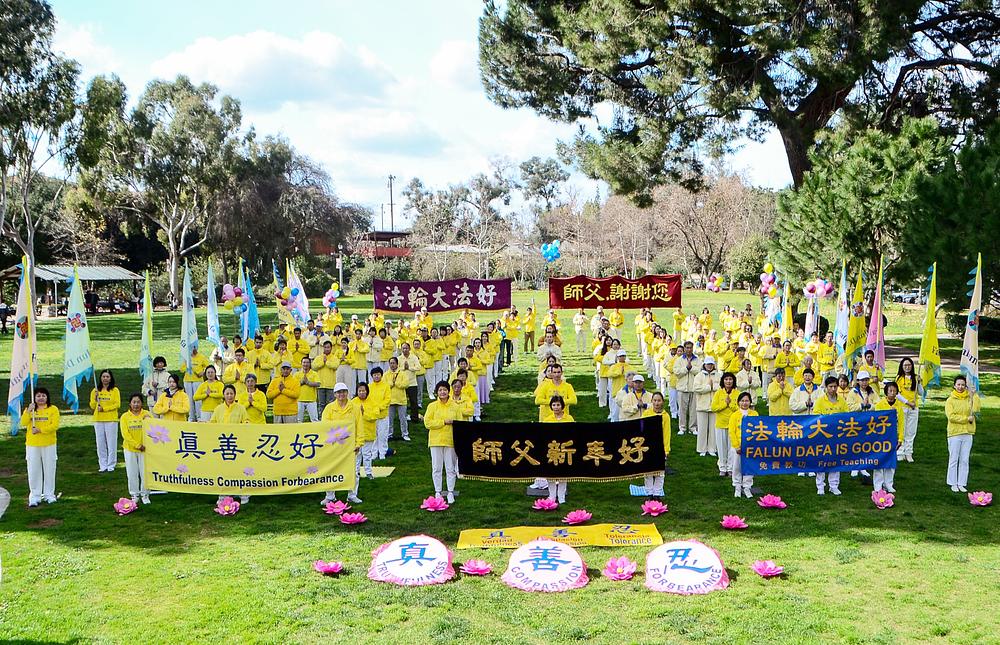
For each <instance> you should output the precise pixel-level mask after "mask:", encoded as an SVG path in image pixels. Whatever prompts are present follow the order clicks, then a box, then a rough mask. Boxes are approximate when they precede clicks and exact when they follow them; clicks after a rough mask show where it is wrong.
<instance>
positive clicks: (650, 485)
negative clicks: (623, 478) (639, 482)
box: [645, 473, 663, 497]
mask: <svg viewBox="0 0 1000 645" xmlns="http://www.w3.org/2000/svg"><path fill="white" fill-rule="evenodd" d="M645 484H646V495H647V496H649V497H663V473H660V474H658V475H646V481H645Z"/></svg>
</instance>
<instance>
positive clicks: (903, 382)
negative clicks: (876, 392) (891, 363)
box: [896, 376, 920, 407]
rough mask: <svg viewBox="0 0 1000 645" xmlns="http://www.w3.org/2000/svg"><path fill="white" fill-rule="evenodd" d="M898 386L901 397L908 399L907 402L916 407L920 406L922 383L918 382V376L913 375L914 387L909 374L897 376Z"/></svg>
mask: <svg viewBox="0 0 1000 645" xmlns="http://www.w3.org/2000/svg"><path fill="white" fill-rule="evenodd" d="M896 387H898V388H899V396H900V397H901V398H903V399H906V402H907V403H912V404H913V406H914V407H920V385H919V384H918V383H917V377H916V376H914V377H913V387H910V378H909V377H908V376H897V377H896ZM904 405H905V404H904Z"/></svg>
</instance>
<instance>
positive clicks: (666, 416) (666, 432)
mask: <svg viewBox="0 0 1000 645" xmlns="http://www.w3.org/2000/svg"><path fill="white" fill-rule="evenodd" d="M657 416H658V417H660V418H661V419H662V420H663V421H662V423H663V454H664V455H667V456H669V455H670V410H668V409H666V408H664V409H663V412H660V413H657V412H655V411H654V410H653V408H647V409H646V410H644V411H643V413H642V418H643V419H645V418H646V417H657Z"/></svg>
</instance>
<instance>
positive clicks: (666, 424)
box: [642, 392, 670, 501]
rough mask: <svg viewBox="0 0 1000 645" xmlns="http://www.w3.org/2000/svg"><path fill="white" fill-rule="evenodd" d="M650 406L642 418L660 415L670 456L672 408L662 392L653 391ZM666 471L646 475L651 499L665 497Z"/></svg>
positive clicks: (666, 454)
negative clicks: (664, 482) (667, 405)
mask: <svg viewBox="0 0 1000 645" xmlns="http://www.w3.org/2000/svg"><path fill="white" fill-rule="evenodd" d="M649 404H650V407H649V408H646V409H645V410H643V411H642V418H647V417H660V419H661V423H662V424H663V456H664V457H670V410H669V409H668V408H667V407H666V399H664V398H663V394H662V393H660V392H653V394H652V396H651V397H650V399H649ZM665 474H666V473H665V472H664V471H660V472H658V473H656V474H655V475H646V479H645V482H644V484H645V487H646V497H648V498H649V499H651V500H656V501H660V500H662V499H663V496H664V492H663V480H664V477H663V476H664V475H665Z"/></svg>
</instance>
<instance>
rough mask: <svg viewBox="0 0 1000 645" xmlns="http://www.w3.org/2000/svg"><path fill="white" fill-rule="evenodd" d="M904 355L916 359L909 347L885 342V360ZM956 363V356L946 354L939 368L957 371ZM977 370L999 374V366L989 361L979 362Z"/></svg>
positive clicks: (983, 372)
mask: <svg viewBox="0 0 1000 645" xmlns="http://www.w3.org/2000/svg"><path fill="white" fill-rule="evenodd" d="M905 356H911V357H913V359H914V360H916V354H915V352H914V351H913V350H912V349H909V348H907V347H899V346H898V345H889V344H886V346H885V357H886V359H887V360H894V361H898V360H899V359H901V358H903V357H905ZM958 364H959V359H958V358H951V357H948V356H942V357H941V369H945V370H955V371H958ZM979 372H980V373H981V374H1000V367H998V366H996V365H991V364H989V363H983V362H980V363H979Z"/></svg>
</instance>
